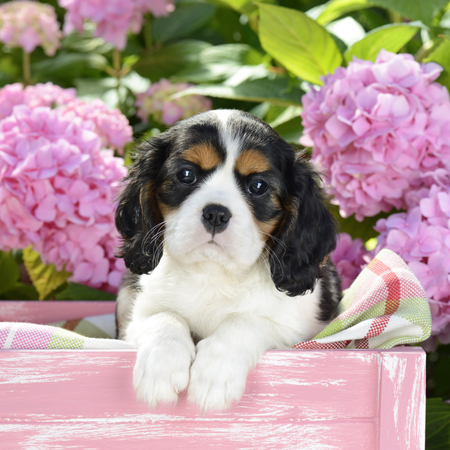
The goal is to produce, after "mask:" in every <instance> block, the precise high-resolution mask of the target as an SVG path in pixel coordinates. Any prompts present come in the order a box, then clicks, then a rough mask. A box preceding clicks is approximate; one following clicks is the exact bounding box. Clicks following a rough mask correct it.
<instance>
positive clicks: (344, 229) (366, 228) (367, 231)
mask: <svg viewBox="0 0 450 450" xmlns="http://www.w3.org/2000/svg"><path fill="white" fill-rule="evenodd" d="M329 210H330V212H331V213H332V214H333V216H334V217H335V219H336V220H337V222H338V224H339V232H340V233H347V234H349V235H350V236H351V237H352V238H353V239H356V238H361V239H362V240H363V242H367V241H368V240H369V239H372V238H376V237H377V236H378V234H379V233H378V232H377V231H375V230H374V229H373V227H374V226H375V225H376V223H377V222H378V220H379V219H385V218H386V217H388V216H389V215H391V214H393V213H394V212H398V211H396V210H394V211H390V212H388V213H385V212H382V213H380V214H377V215H376V216H373V217H365V218H364V220H363V221H362V222H359V221H357V220H356V219H355V216H354V215H352V216H350V217H347V218H345V219H344V218H343V217H342V216H341V215H340V214H339V206H336V205H330V206H329Z"/></svg>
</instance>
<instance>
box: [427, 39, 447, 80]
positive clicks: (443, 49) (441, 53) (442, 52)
mask: <svg viewBox="0 0 450 450" xmlns="http://www.w3.org/2000/svg"><path fill="white" fill-rule="evenodd" d="M429 61H433V62H435V63H438V64H440V65H441V66H442V67H443V68H444V70H446V71H447V72H450V40H449V39H442V42H441V43H440V44H439V46H438V47H436V48H435V49H434V50H433V51H432V52H431V53H430V54H429V55H428V56H427V57H426V58H425V59H424V60H423V62H429Z"/></svg>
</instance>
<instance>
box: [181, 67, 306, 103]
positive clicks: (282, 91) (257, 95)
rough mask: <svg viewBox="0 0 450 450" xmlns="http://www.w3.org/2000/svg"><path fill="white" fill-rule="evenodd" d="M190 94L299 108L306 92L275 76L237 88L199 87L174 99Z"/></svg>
mask: <svg viewBox="0 0 450 450" xmlns="http://www.w3.org/2000/svg"><path fill="white" fill-rule="evenodd" d="M190 94H201V95H206V96H210V97H219V98H228V99H233V100H245V101H249V102H266V101H267V102H270V103H272V104H274V105H279V106H291V105H295V106H298V105H301V99H302V95H303V94H304V92H303V91H302V90H301V89H300V88H299V87H296V86H291V85H289V80H288V79H287V78H286V77H283V76H276V75H273V76H272V78H261V79H257V80H248V81H244V82H243V83H241V84H239V85H237V86H226V85H223V84H222V85H198V86H195V87H192V88H189V89H186V90H185V91H182V92H180V93H178V94H176V95H174V98H175V97H184V96H185V95H190Z"/></svg>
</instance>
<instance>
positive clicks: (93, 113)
mask: <svg viewBox="0 0 450 450" xmlns="http://www.w3.org/2000/svg"><path fill="white" fill-rule="evenodd" d="M63 109H64V114H65V115H68V116H70V117H81V118H83V119H84V120H91V121H92V122H94V124H95V132H96V133H97V134H98V135H99V136H100V138H101V140H102V146H103V147H110V148H114V149H117V151H118V152H119V154H123V147H124V146H125V144H127V143H128V142H131V139H132V135H133V130H132V128H131V126H130V124H129V123H128V119H127V118H126V117H125V116H124V115H123V114H122V113H121V112H120V111H119V110H118V109H111V108H109V107H108V106H107V105H106V104H105V103H104V102H102V101H101V100H99V99H97V100H94V101H93V102H89V103H88V102H84V101H82V100H74V101H72V102H70V103H68V104H67V105H66V106H65V108H63Z"/></svg>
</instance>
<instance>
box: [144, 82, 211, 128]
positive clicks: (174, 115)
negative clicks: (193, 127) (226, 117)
mask: <svg viewBox="0 0 450 450" xmlns="http://www.w3.org/2000/svg"><path fill="white" fill-rule="evenodd" d="M191 86H192V85H191V84H187V83H171V82H170V81H169V80H166V79H165V78H162V79H161V80H160V81H159V82H158V83H154V84H152V85H151V86H150V87H149V88H148V89H147V91H146V92H143V93H141V94H136V106H137V108H138V111H137V116H138V117H140V118H141V119H142V121H143V122H147V121H148V118H149V117H151V118H152V119H153V120H155V121H156V122H159V123H164V124H165V125H168V126H171V125H173V124H174V123H176V122H178V121H179V120H181V119H187V118H188V117H192V116H194V115H195V114H198V113H201V112H204V111H208V110H210V109H211V107H212V103H211V100H210V99H209V98H206V97H204V96H203V95H187V96H185V97H180V98H176V99H173V100H169V97H170V96H171V95H173V94H176V93H177V92H180V91H183V90H185V89H187V88H189V87H191Z"/></svg>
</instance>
